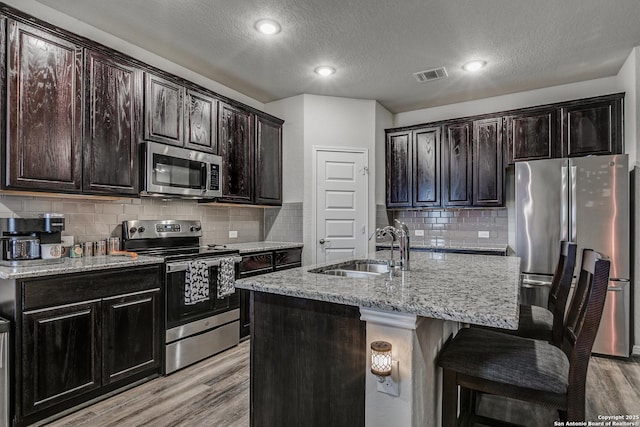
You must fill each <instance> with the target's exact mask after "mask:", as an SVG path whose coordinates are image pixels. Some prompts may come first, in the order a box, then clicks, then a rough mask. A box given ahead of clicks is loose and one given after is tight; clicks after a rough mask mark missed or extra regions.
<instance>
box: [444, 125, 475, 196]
mask: <svg viewBox="0 0 640 427" xmlns="http://www.w3.org/2000/svg"><path fill="white" fill-rule="evenodd" d="M471 127H472V123H470V122H463V123H450V124H446V125H445V126H444V142H443V154H442V162H443V164H442V204H443V205H444V206H470V205H471V204H472V190H473V189H472V157H471V156H472V151H471V150H472V148H471Z"/></svg>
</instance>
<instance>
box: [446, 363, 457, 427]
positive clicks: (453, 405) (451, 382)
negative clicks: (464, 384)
mask: <svg viewBox="0 0 640 427" xmlns="http://www.w3.org/2000/svg"><path fill="white" fill-rule="evenodd" d="M457 421H458V384H457V382H456V373H455V371H450V370H448V369H443V372H442V427H455V426H456V424H457Z"/></svg>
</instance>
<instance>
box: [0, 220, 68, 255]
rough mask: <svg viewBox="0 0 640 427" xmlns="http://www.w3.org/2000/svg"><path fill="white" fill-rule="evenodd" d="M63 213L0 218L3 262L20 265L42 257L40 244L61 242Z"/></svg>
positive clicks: (63, 222) (63, 223)
mask: <svg viewBox="0 0 640 427" xmlns="http://www.w3.org/2000/svg"><path fill="white" fill-rule="evenodd" d="M64 225H65V221H64V217H63V216H62V215H51V214H44V215H41V216H39V217H35V218H0V241H1V242H2V257H1V258H2V259H1V260H0V262H1V263H2V264H5V265H6V264H9V265H19V264H20V263H21V262H22V261H25V263H26V261H33V260H38V259H40V258H41V257H40V245H41V244H50V243H60V241H61V239H60V236H61V233H62V231H64Z"/></svg>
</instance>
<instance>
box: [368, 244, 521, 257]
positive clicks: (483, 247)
mask: <svg viewBox="0 0 640 427" xmlns="http://www.w3.org/2000/svg"><path fill="white" fill-rule="evenodd" d="M376 247H378V248H385V249H388V248H390V247H391V245H390V244H389V243H388V242H381V243H376ZM394 247H395V248H396V250H397V248H398V244H395V245H394ZM409 249H415V250H424V251H441V252H447V251H464V252H468V253H472V252H484V253H486V252H495V253H498V254H506V253H507V250H508V249H509V245H507V244H506V243H505V244H480V243H478V244H474V243H456V242H447V243H445V244H441V245H432V244H429V243H411V242H410V243H409Z"/></svg>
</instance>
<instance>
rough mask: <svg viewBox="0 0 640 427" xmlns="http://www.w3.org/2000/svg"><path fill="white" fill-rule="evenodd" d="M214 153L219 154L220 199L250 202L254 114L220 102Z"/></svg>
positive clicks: (251, 192)
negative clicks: (217, 135) (216, 144)
mask: <svg viewBox="0 0 640 427" xmlns="http://www.w3.org/2000/svg"><path fill="white" fill-rule="evenodd" d="M219 117H220V119H219V121H218V122H219V138H218V154H219V155H220V156H222V198H221V199H220V200H221V201H227V202H236V203H253V180H254V151H255V150H254V129H253V120H254V115H253V114H251V113H249V112H247V111H244V110H241V109H239V108H237V107H234V106H232V105H229V104H226V103H223V102H221V103H220V108H219Z"/></svg>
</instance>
